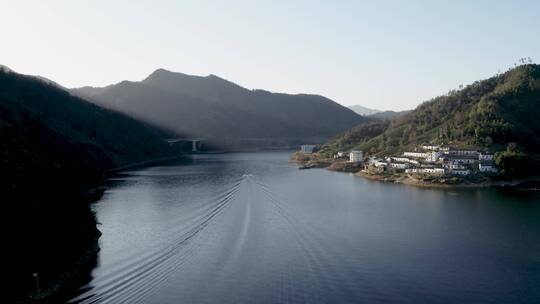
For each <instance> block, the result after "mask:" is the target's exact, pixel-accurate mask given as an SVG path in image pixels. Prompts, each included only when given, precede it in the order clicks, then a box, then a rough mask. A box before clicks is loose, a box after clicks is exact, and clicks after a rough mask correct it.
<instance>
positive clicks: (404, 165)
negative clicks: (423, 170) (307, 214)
mask: <svg viewBox="0 0 540 304" xmlns="http://www.w3.org/2000/svg"><path fill="white" fill-rule="evenodd" d="M389 165H390V168H394V169H407V168H409V167H410V166H411V165H410V164H409V163H390V164H389Z"/></svg>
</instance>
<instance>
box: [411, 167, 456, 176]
mask: <svg viewBox="0 0 540 304" xmlns="http://www.w3.org/2000/svg"><path fill="white" fill-rule="evenodd" d="M445 172H446V171H445V170H444V168H412V169H405V173H408V174H413V173H415V174H425V175H437V176H442V175H444V174H445Z"/></svg>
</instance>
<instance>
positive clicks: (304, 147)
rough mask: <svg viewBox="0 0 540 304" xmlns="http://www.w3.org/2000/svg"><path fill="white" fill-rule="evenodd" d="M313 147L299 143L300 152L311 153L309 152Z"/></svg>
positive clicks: (311, 151)
mask: <svg viewBox="0 0 540 304" xmlns="http://www.w3.org/2000/svg"><path fill="white" fill-rule="evenodd" d="M314 149H315V145H301V146H300V151H301V152H302V153H307V154H311V153H313V150H314Z"/></svg>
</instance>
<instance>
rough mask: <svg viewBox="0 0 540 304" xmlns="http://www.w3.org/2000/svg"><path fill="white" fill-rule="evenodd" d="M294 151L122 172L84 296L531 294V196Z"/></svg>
mask: <svg viewBox="0 0 540 304" xmlns="http://www.w3.org/2000/svg"><path fill="white" fill-rule="evenodd" d="M288 156H289V153H286V152H274V153H239V154H225V155H210V156H198V157H197V158H195V159H194V160H193V162H191V163H189V164H181V165H178V166H166V167H153V168H148V169H143V170H139V171H134V172H126V173H125V174H123V175H122V176H120V177H118V178H116V179H115V181H114V183H113V184H112V185H111V187H110V189H109V190H108V191H107V192H106V194H105V196H104V198H103V199H102V200H101V201H100V202H99V203H98V204H97V205H96V206H95V210H96V213H97V217H98V220H99V222H101V223H102V225H101V226H100V230H101V231H102V232H103V236H102V238H101V243H100V245H101V248H102V250H101V252H100V263H99V265H98V267H97V268H96V269H95V270H94V272H93V277H94V278H93V280H92V282H91V283H90V284H89V285H88V286H85V287H84V288H83V290H82V292H81V293H82V294H81V295H80V296H79V297H78V298H76V299H75V300H74V301H75V302H82V303H347V302H355V303H357V302H368V303H374V302H383V303H388V302H395V303H447V302H458V303H459V302H479V301H482V302H505V301H506V302H528V303H531V302H538V301H539V300H540V289H539V288H538V286H540V244H539V242H538V239H539V236H540V200H539V197H538V195H535V194H521V195H520V196H518V195H517V194H508V193H498V192H496V191H494V190H474V191H456V190H451V191H443V190H427V189H418V188H412V187H407V186H400V185H391V184H384V183H378V182H370V181H367V180H364V179H362V178H359V177H355V176H353V175H347V174H342V173H333V172H329V171H326V170H320V169H312V170H298V169H296V167H295V166H293V165H290V164H288V163H287V159H288Z"/></svg>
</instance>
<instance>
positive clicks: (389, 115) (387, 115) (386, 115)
mask: <svg viewBox="0 0 540 304" xmlns="http://www.w3.org/2000/svg"><path fill="white" fill-rule="evenodd" d="M409 112H411V110H405V111H382V112H377V113H374V114H371V115H369V117H371V118H380V119H389V118H396V117H399V116H403V115H405V114H407V113H409Z"/></svg>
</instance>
